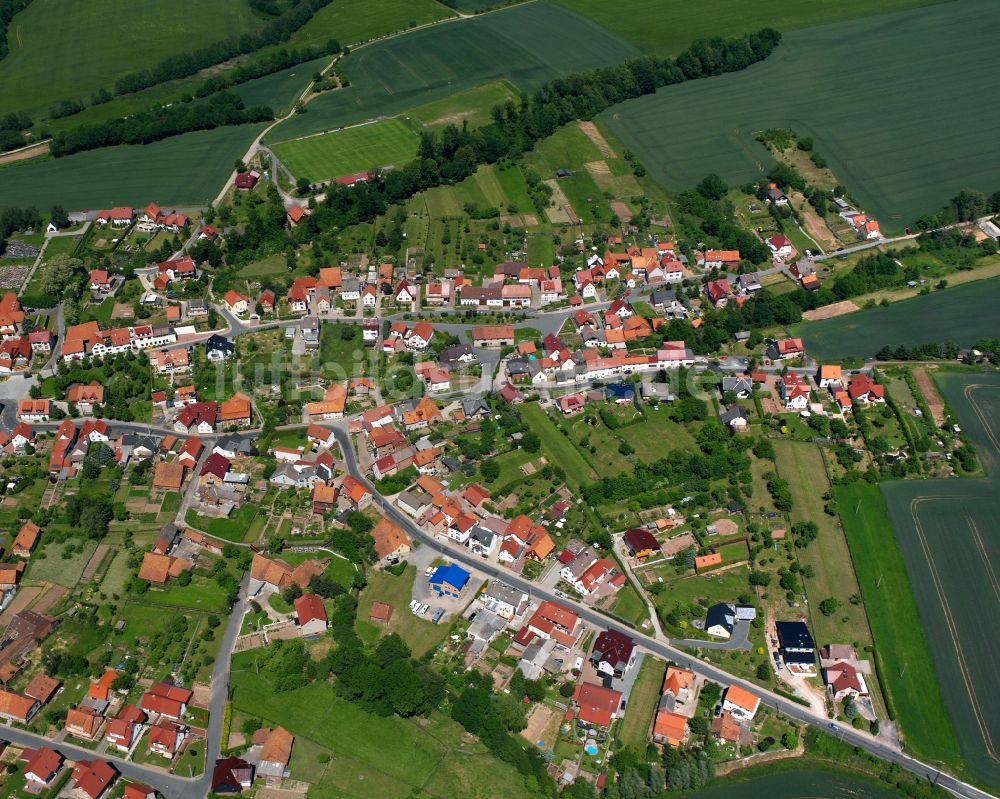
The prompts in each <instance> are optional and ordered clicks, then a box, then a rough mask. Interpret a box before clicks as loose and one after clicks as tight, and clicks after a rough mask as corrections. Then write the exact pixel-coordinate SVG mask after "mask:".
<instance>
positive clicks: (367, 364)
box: [319, 321, 376, 385]
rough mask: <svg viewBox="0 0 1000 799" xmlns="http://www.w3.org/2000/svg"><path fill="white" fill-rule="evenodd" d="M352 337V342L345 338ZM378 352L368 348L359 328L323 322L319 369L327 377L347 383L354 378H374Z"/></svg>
mask: <svg viewBox="0 0 1000 799" xmlns="http://www.w3.org/2000/svg"><path fill="white" fill-rule="evenodd" d="M348 333H350V334H351V335H350V338H344V336H346V335H347V334H348ZM375 355H376V354H375V352H374V351H373V350H372V349H371V348H370V347H365V345H364V342H363V341H362V340H361V328H360V327H359V326H358V325H355V324H350V323H348V324H346V325H344V324H339V323H338V324H334V323H333V322H328V321H327V322H323V323H322V324H321V325H320V329H319V365H320V368H321V369H322V371H323V375H324V377H327V378H329V379H332V380H334V381H337V382H341V383H345V385H346V382H345V381H347V380H350V379H351V378H352V377H357V376H358V375H364V374H371V373H372V370H373V369H374V368H375V363H374V359H375Z"/></svg>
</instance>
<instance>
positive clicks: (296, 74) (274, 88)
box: [230, 6, 332, 114]
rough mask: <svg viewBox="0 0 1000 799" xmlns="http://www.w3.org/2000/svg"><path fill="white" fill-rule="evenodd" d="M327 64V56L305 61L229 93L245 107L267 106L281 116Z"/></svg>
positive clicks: (251, 81) (233, 88)
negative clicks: (237, 97) (314, 74)
mask: <svg viewBox="0 0 1000 799" xmlns="http://www.w3.org/2000/svg"><path fill="white" fill-rule="evenodd" d="M327 8H332V6H327ZM329 62H330V58H329V56H324V57H323V58H314V59H313V60H312V61H305V62H303V63H301V64H297V65H296V66H294V67H289V68H288V69H284V70H282V71H281V72H274V73H272V74H270V75H265V76H264V77H262V78H254V79H253V80H248V81H246V82H245V83H238V84H237V85H235V86H233V87H232V88H231V89H230V91H232V92H233V93H234V94H238V95H239V96H240V97H242V98H243V102H244V103H246V104H247V105H269V106H271V108H273V109H274V113H275V114H281V113H283V112H285V111H287V110H288V109H289V107H290V106H291V105H292V102H293V101H294V100H296V99H297V98H298V96H299V94H301V93H302V90H303V89H305V88H306V86H307V85H308V84H309V81H310V80H311V79H312V74H313V73H314V72H319V71H320V70H322V69H323V67H325V66H326V65H327V64H328V63H329Z"/></svg>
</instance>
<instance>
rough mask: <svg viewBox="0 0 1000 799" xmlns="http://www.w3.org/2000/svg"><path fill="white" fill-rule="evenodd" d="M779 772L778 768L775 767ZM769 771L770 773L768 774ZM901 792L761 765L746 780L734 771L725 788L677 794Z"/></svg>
mask: <svg viewBox="0 0 1000 799" xmlns="http://www.w3.org/2000/svg"><path fill="white" fill-rule="evenodd" d="M777 765H778V768H779V769H780V767H781V765H783V764H777ZM768 771H771V772H772V773H767V772H768ZM902 795H903V794H902V793H901V792H896V791H894V790H891V789H890V788H889V786H887V785H886V784H885V783H879V782H875V781H874V780H873V781H871V782H868V781H865V780H862V779H859V778H858V777H855V776H851V775H847V774H841V773H837V772H834V771H826V770H822V771H820V770H805V769H803V770H801V771H800V770H788V771H784V770H779V771H777V773H773V766H772V765H771V764H768V765H767V766H761V767H760V768H759V769H755V770H754V771H752V772H751V773H750V774H747V775H746V776H745V777H744V776H743V775H742V773H741V772H739V771H737V772H736V777H735V778H734V780H732V781H730V782H727V783H726V784H725V785H717V786H715V787H712V786H709V787H708V788H705V789H703V790H700V791H692V792H689V793H682V794H678V796H683V797H691V799H757V797H760V796H771V797H775V798H776V799H777V798H778V797H784V798H785V799H791V798H792V797H794V798H795V799H804V798H805V797H808V799H846V798H847V797H851V799H895V797H898V796H902Z"/></svg>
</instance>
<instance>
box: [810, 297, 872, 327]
mask: <svg viewBox="0 0 1000 799" xmlns="http://www.w3.org/2000/svg"><path fill="white" fill-rule="evenodd" d="M860 310H861V309H860V308H858V306H857V305H855V304H854V303H853V302H851V301H850V300H844V301H843V302H834V303H831V304H830V305H824V306H823V307H822V308H816V309H814V310H812V311H806V312H805V313H803V314H802V319H803V321H806V322H815V321H816V320H817V319H832V318H833V317H835V316H843V315H844V314H848V313H854V312H855V311H860Z"/></svg>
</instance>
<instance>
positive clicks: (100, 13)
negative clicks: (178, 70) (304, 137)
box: [0, 0, 260, 119]
mask: <svg viewBox="0 0 1000 799" xmlns="http://www.w3.org/2000/svg"><path fill="white" fill-rule="evenodd" d="M259 24H260V20H259V19H258V18H257V17H256V16H254V14H253V13H252V12H251V10H250V4H249V3H248V2H247V0H218V2H214V3H204V2H201V0H178V2H174V3H140V4H136V3H132V2H129V1H128V0H103V2H100V3H74V2H67V1H66V0H37V2H34V3H32V4H31V5H30V6H29V7H28V8H27V9H25V10H24V11H22V12H21V13H19V14H18V15H17V16H16V17H15V19H14V21H13V22H12V23H11V25H10V28H9V30H8V43H9V45H10V53H9V54H8V56H7V57H6V58H5V59H4V60H3V61H2V62H0V108H3V109H4V110H5V111H25V112H27V113H28V114H30V115H31V116H32V117H33V118H34V119H37V118H38V117H40V116H47V115H48V111H49V108H50V106H51V105H52V103H54V102H56V101H57V100H66V99H80V100H83V101H84V102H88V101H89V99H90V95H91V94H92V93H93V92H94V91H95V90H96V89H100V88H106V89H108V90H109V91H110V90H112V89H113V87H114V82H115V80H116V79H118V78H119V77H121V76H122V75H123V74H125V73H128V72H132V71H134V70H137V69H142V68H144V67H148V66H151V65H152V64H156V63H158V62H159V61H161V60H163V59H164V58H166V57H168V56H171V55H175V54H178V53H184V52H189V51H191V50H194V49H197V48H199V47H204V46H205V45H208V44H211V43H213V42H215V41H218V40H219V39H222V38H225V37H227V36H239V35H240V34H241V33H245V32H247V31H250V30H253V29H254V28H255V27H257V26H258V25H259Z"/></svg>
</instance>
